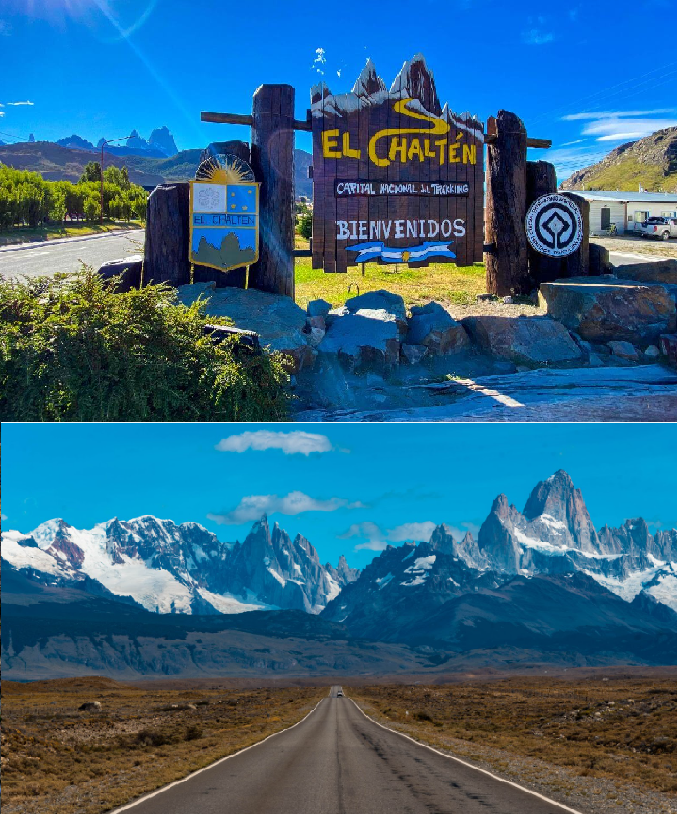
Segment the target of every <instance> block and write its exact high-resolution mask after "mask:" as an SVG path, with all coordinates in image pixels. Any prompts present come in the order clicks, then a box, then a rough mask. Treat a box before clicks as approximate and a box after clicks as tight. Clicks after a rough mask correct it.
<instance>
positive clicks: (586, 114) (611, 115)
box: [562, 107, 677, 122]
mask: <svg viewBox="0 0 677 814" xmlns="http://www.w3.org/2000/svg"><path fill="white" fill-rule="evenodd" d="M675 111H677V108H674V107H659V108H656V109H655V110H598V111H597V112H592V111H582V112H581V113H569V115H568V116H562V121H564V122H573V121H581V120H585V119H620V118H623V117H629V116H654V115H656V114H658V113H674V112H675Z"/></svg>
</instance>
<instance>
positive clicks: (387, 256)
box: [346, 240, 456, 263]
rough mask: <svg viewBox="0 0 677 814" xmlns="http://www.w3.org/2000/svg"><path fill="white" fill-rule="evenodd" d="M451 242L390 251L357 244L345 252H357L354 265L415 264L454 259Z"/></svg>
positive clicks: (384, 247)
mask: <svg viewBox="0 0 677 814" xmlns="http://www.w3.org/2000/svg"><path fill="white" fill-rule="evenodd" d="M452 243H453V240H447V241H444V242H443V243H422V244H421V245H420V246H412V247H411V248H409V249H390V248H388V247H387V246H385V245H384V244H383V243H377V242H376V241H372V242H370V243H357V244H356V245H354V246H346V251H349V252H357V253H358V254H357V257H356V258H355V262H356V263H367V262H368V261H369V260H382V261H383V262H384V263H417V262H420V261H421V260H427V259H428V258H429V257H454V258H455V257H456V255H455V254H454V252H452V251H451V250H450V249H449V246H450V245H451V244H452Z"/></svg>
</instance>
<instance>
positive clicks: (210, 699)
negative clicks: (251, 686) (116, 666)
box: [2, 678, 327, 814]
mask: <svg viewBox="0 0 677 814" xmlns="http://www.w3.org/2000/svg"><path fill="white" fill-rule="evenodd" d="M2 691H3V698H2V706H3V709H2V713H3V737H2V780H3V788H2V809H3V814H19V812H21V814H73V812H75V811H77V812H78V814H99V812H103V811H106V810H109V809H111V808H114V807H116V806H120V805H124V804H125V803H128V802H129V801H131V800H133V799H134V798H135V797H138V796H139V795H142V794H144V793H146V792H149V791H152V790H154V789H156V788H158V787H160V786H163V785H165V784H166V783H170V782H172V781H173V780H178V779H180V778H182V777H185V776H186V775H187V774H190V772H193V771H195V770H197V769H201V768H202V767H204V766H208V765H209V764H210V763H213V762H214V761H215V760H218V759H219V758H221V757H224V756H225V755H230V754H233V753H234V752H237V751H238V750H240V749H242V748H244V747H245V746H250V745H251V744H253V743H256V742H258V741H260V740H263V738H265V737H267V736H268V735H271V734H272V733H273V732H278V731H280V730H281V729H285V728H287V727H289V726H291V725H292V724H294V723H296V722H297V721H299V720H300V719H301V718H303V717H304V716H305V715H306V714H307V713H308V712H309V710H310V709H312V707H313V706H314V705H315V704H316V703H317V701H319V700H320V699H321V698H322V697H324V696H326V694H327V691H326V689H317V688H302V689H299V688H293V689H259V690H224V689H222V688H221V689H213V690H199V692H191V691H186V690H157V691H154V690H145V689H143V690H141V689H136V688H132V687H127V686H125V685H123V684H119V683H117V682H114V681H108V680H106V679H96V678H94V679H93V680H92V683H91V685H90V684H89V682H88V680H87V679H75V680H72V682H71V680H69V679H65V680H64V679H62V680H57V681H40V682H35V683H28V684H18V683H15V682H4V683H3V688H2ZM83 701H100V702H101V705H102V708H101V710H100V711H98V712H82V711H80V710H79V709H78V707H79V706H80V704H81V703H82V702H83ZM201 702H202V703H201ZM172 703H174V704H178V706H179V707H180V708H178V709H173V708H172V706H171V705H172Z"/></svg>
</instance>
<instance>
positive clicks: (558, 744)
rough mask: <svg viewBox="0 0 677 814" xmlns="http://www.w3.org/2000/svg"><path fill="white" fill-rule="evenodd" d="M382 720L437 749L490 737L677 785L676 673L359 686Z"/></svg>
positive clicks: (593, 768) (621, 778) (532, 752)
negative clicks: (425, 684) (669, 675)
mask: <svg viewBox="0 0 677 814" xmlns="http://www.w3.org/2000/svg"><path fill="white" fill-rule="evenodd" d="M349 695H350V697H351V698H354V699H355V700H356V701H358V703H361V704H362V705H364V708H365V711H366V712H367V713H368V714H372V715H374V717H375V718H376V720H380V721H382V722H383V723H385V724H386V725H388V724H389V723H390V725H392V724H394V725H395V727H396V728H404V731H406V732H407V733H408V734H411V735H413V736H414V737H416V738H418V739H419V740H422V741H425V742H427V743H429V744H431V745H433V746H437V747H440V748H451V749H452V751H453V745H452V743H451V742H452V739H459V740H462V741H465V742H466V743H469V744H477V745H480V744H481V745H489V746H492V747H496V748H497V749H502V750H505V751H506V752H510V753H513V754H517V755H520V756H525V757H531V758H538V759H539V760H544V761H547V762H548V763H551V764H554V765H556V766H563V767H567V768H570V769H573V770H574V771H575V772H577V773H578V774H579V775H581V776H584V777H589V776H592V777H609V778H613V780H614V781H616V782H620V783H621V784H623V783H629V784H632V785H633V786H634V787H638V788H644V789H647V790H651V791H660V792H667V793H671V794H675V793H677V682H675V680H674V678H671V679H667V678H662V679H661V678H651V679H646V678H611V679H607V680H604V679H586V680H577V681H570V680H560V679H546V678H510V679H505V680H502V681H493V682H491V683H483V684H482V683H472V684H461V685H458V684H457V685H451V686H449V685H447V686H423V685H415V686H408V687H406V686H392V685H391V686H378V687H355V688H352V689H350V690H349Z"/></svg>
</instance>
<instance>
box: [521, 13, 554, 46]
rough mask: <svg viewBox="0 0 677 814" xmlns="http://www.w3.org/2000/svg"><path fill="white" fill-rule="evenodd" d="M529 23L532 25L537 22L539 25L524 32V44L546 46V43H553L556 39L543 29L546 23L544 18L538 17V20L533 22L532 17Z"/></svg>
mask: <svg viewBox="0 0 677 814" xmlns="http://www.w3.org/2000/svg"><path fill="white" fill-rule="evenodd" d="M528 22H529V23H530V24H531V23H533V22H536V23H538V24H539V25H535V26H533V28H528V29H526V30H525V31H522V42H523V43H525V44H526V45H545V44H546V43H548V42H552V41H553V40H554V39H555V36H554V34H552V33H551V32H550V31H545V30H544V29H543V28H542V25H543V23H544V22H545V18H544V17H538V18H537V19H536V20H533V19H532V18H531V17H530V18H529V21H528Z"/></svg>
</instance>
